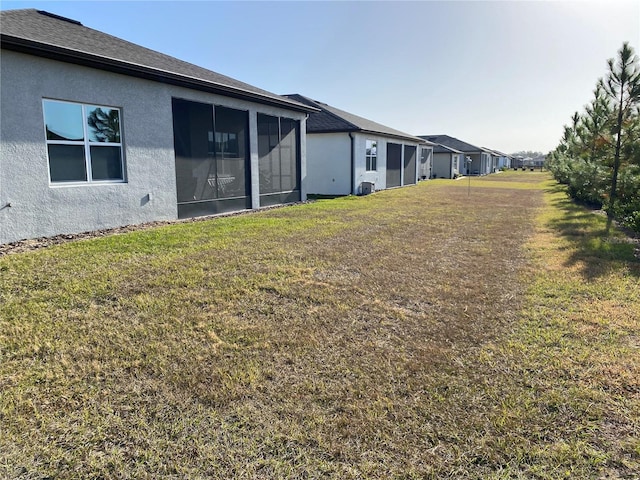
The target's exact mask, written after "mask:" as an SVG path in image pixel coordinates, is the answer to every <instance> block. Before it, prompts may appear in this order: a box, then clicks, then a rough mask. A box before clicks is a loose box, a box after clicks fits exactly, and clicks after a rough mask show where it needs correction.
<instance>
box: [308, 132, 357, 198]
mask: <svg viewBox="0 0 640 480" xmlns="http://www.w3.org/2000/svg"><path fill="white" fill-rule="evenodd" d="M306 178H307V181H306V188H307V191H308V193H309V194H321V195H349V194H350V193H351V139H350V138H349V135H348V134H346V133H343V132H339V133H318V134H309V135H307V177H306Z"/></svg>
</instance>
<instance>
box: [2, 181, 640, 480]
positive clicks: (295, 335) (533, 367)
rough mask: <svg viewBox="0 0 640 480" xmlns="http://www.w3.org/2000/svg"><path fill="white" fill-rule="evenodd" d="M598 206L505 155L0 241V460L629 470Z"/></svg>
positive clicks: (610, 275)
mask: <svg viewBox="0 0 640 480" xmlns="http://www.w3.org/2000/svg"><path fill="white" fill-rule="evenodd" d="M605 223H606V219H605V218H603V217H601V216H598V215H596V214H594V213H591V212H588V211H586V210H584V209H582V208H580V207H576V206H574V205H573V204H571V203H570V202H569V201H568V200H567V197H566V195H565V194H564V192H563V191H562V189H561V188H560V187H558V186H557V185H556V184H555V183H554V182H552V181H550V180H549V177H548V176H547V175H546V174H544V173H539V172H505V173H500V174H497V175H491V176H489V177H482V178H473V179H471V183H470V189H469V182H468V180H467V179H462V180H458V181H451V180H448V181H445V180H437V181H428V182H423V183H421V184H419V185H417V186H415V187H408V188H402V189H394V190H390V191H383V192H378V193H376V194H374V195H371V196H367V197H347V198H339V199H332V200H319V201H316V202H312V203H308V204H304V205H296V206H291V207H285V208H281V209H274V210H268V211H264V212H259V213H254V214H251V215H240V216H234V217H226V218H218V219H214V220H207V221H199V222H188V223H180V224H175V225H169V226H163V227H158V228H153V229H146V230H140V231H137V232H133V233H126V234H121V235H112V236H108V237H103V238H99V239H94V240H81V241H76V242H70V243H66V244H62V245H57V246H54V247H51V248H47V249H42V250H39V251H34V252H27V253H17V254H12V255H5V256H3V257H0V289H1V290H0V478H5V477H6V478H24V479H32V478H62V479H66V478H78V479H86V478H247V479H249V478H251V479H253V478H265V479H269V478H339V479H371V478H376V479H386V478H398V479H400V478H402V479H410V478H431V477H432V478H549V479H555V478H563V477H566V478H618V477H622V478H634V476H637V475H638V472H640V440H639V438H640V436H639V435H638V432H640V380H639V379H640V262H639V261H638V259H636V258H635V257H634V244H633V243H631V242H630V241H629V240H628V239H626V237H624V236H622V235H621V234H619V233H616V234H615V236H613V237H611V238H606V237H604V227H605Z"/></svg>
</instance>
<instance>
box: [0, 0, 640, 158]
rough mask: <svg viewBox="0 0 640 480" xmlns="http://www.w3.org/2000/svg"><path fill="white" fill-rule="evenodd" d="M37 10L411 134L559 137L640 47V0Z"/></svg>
mask: <svg viewBox="0 0 640 480" xmlns="http://www.w3.org/2000/svg"><path fill="white" fill-rule="evenodd" d="M0 8H1V9H2V10H8V9H16V8H37V9H42V10H47V11H50V12H52V13H56V14H58V15H63V16H67V17H70V18H73V19H75V20H79V21H80V22H82V23H83V24H84V25H85V26H87V27H90V28H94V29H97V30H100V31H103V32H106V33H109V34H111V35H115V36H117V37H120V38H123V39H126V40H129V41H132V42H134V43H137V44H140V45H143V46H145V47H148V48H151V49H154V50H158V51H160V52H163V53H166V54H168V55H172V56H175V57H178V58H180V59H182V60H186V61H189V62H192V63H195V64H197V65H200V66H203V67H205V68H208V69H210V70H214V71H216V72H219V73H223V74H225V75H228V76H231V77H234V78H236V79H238V80H242V81H244V82H247V83H250V84H252V85H255V86H257V87H260V88H263V89H265V90H269V91H271V92H274V93H280V94H285V93H300V94H302V95H306V96H308V97H311V98H314V99H316V100H320V101H322V102H326V103H329V104H331V105H333V106H335V107H337V108H340V109H343V110H347V111H349V112H351V113H354V114H357V115H360V116H363V117H366V118H369V119H371V120H375V121H378V122H380V123H383V124H385V125H388V126H390V127H393V128H396V129H398V130H403V131H405V132H408V133H412V134H416V135H421V134H442V133H446V134H449V135H452V136H455V137H458V138H460V139H462V140H465V141H468V142H470V143H473V144H476V145H479V146H485V147H489V148H495V149H498V150H501V151H505V152H508V153H511V152H514V151H517V150H540V151H543V152H547V151H549V150H551V149H553V148H554V147H555V146H556V145H557V143H558V140H559V139H560V137H561V135H562V126H563V125H564V124H566V123H568V122H569V119H570V117H571V115H572V114H573V112H575V111H577V110H581V109H582V108H583V106H584V105H585V104H586V103H588V102H589V101H590V100H591V97H592V90H593V88H594V87H595V84H596V81H597V79H598V78H599V77H602V76H604V75H605V73H606V69H607V66H606V60H607V59H608V58H611V57H615V56H616V52H617V50H618V49H619V48H620V47H621V45H622V43H623V42H624V41H629V42H630V44H631V45H632V46H633V47H634V48H635V49H636V50H638V49H639V48H640V1H638V0H634V1H616V0H609V1H604V0H603V1H600V2H585V1H573V2H564V1H537V2H522V1H496V2H488V1H473V2H463V1H446V2H435V1H433V2H432V1H427V2H337V1H334V2H242V1H239V2H205V1H201V2H184V1H182V2H171V1H166V2H150V1H147V2H127V1H110V2H106V1H105V2H101V1H93V2H76V1H46V2H44V1H40V2H38V1H28V0H24V1H5V0H2V1H1V2H0Z"/></svg>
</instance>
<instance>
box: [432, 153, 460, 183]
mask: <svg viewBox="0 0 640 480" xmlns="http://www.w3.org/2000/svg"><path fill="white" fill-rule="evenodd" d="M453 155H454V154H453V153H434V154H433V169H432V172H431V174H432V176H433V177H434V178H453Z"/></svg>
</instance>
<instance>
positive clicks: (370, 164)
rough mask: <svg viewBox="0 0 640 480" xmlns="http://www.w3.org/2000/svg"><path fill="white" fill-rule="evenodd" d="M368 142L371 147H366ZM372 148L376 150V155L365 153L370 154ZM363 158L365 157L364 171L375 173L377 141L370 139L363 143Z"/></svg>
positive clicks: (376, 167)
mask: <svg viewBox="0 0 640 480" xmlns="http://www.w3.org/2000/svg"><path fill="white" fill-rule="evenodd" d="M369 142H371V147H369V146H368V144H369ZM373 148H375V149H376V153H375V154H374V153H367V151H369V152H372V150H373ZM364 156H365V170H366V171H367V172H377V171H378V141H377V140H372V139H370V138H367V139H365V141H364Z"/></svg>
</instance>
